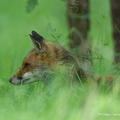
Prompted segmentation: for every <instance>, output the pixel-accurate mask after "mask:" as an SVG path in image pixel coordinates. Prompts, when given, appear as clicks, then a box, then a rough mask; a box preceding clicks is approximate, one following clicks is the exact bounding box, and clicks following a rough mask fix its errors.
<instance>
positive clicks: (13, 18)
mask: <svg viewBox="0 0 120 120" xmlns="http://www.w3.org/2000/svg"><path fill="white" fill-rule="evenodd" d="M91 1H92V0H91ZM38 2H39V5H38V6H36V8H35V9H34V10H33V11H32V12H31V13H29V14H27V13H26V11H25V6H26V1H18V0H16V1H13V0H11V1H4V0H1V1H0V51H1V52H0V120H88V119H89V120H103V119H104V120H118V119H119V118H120V103H119V99H120V97H119V84H118V83H119V79H118V80H117V81H116V82H115V85H114V86H113V87H112V88H111V86H110V87H105V86H101V87H98V86H97V85H95V84H93V85H89V84H82V85H75V84H73V85H71V86H66V85H65V84H64V80H66V79H67V76H60V75H57V76H55V78H54V81H53V82H52V83H51V84H50V85H48V86H45V85H44V84H43V83H42V82H36V83H32V84H28V85H23V86H15V85H12V84H10V83H9V82H8V80H9V78H10V77H11V76H12V75H13V74H14V73H15V72H16V71H17V69H18V68H19V66H20V65H21V63H22V60H23V58H24V57H25V56H26V54H27V53H28V52H29V50H30V49H31V48H32V47H33V46H32V44H31V41H30V38H29V35H28V34H29V33H30V32H31V31H32V30H36V31H37V32H38V33H40V34H41V35H42V36H44V37H45V38H46V39H47V40H48V41H55V42H57V43H59V44H62V45H64V46H66V47H67V44H68V39H67V35H68V29H67V20H66V7H65V3H64V2H63V0H58V1H57V0H50V1H48V0H40V1H38ZM100 2H102V3H101V6H103V8H106V9H107V8H108V9H107V10H109V6H108V3H104V1H100ZM107 2H108V1H107ZM99 4H100V3H97V5H99ZM97 5H96V3H91V7H93V8H94V7H95V8H94V9H95V10H94V9H93V12H94V11H95V12H97V11H96V9H97V8H98V6H97ZM91 10H92V8H91ZM100 10H101V8H100ZM101 11H102V10H101ZM103 13H104V14H103ZM103 13H102V14H101V13H100V12H98V14H97V16H96V15H94V14H93V16H92V15H91V17H92V18H93V19H92V18H91V19H92V21H93V23H94V22H96V21H95V20H94V17H96V19H98V20H99V18H100V17H101V19H102V20H103V21H104V20H105V21H106V22H107V23H108V24H104V25H102V26H99V25H98V26H99V27H98V28H96V29H97V30H99V28H100V29H101V30H103V31H102V32H101V31H97V30H96V29H94V28H92V27H91V30H90V34H91V36H92V37H93V38H92V39H93V40H94V41H93V42H94V43H95V40H96V39H97V40H98V41H99V40H100V41H101V39H102V36H103V35H104V36H105V38H104V41H105V42H104V43H101V42H100V41H99V44H101V46H103V47H105V44H106V45H107V44H110V48H111V50H113V48H112V37H111V23H110V17H109V16H108V15H109V12H106V10H105V9H104V12H103ZM102 20H100V21H99V22H103V21H102ZM100 24H103V23H100ZM105 28H106V29H105ZM104 29H105V30H104ZM99 33H101V34H99ZM102 33H104V34H102ZM107 35H108V37H110V39H109V41H108V40H106V37H107ZM95 44H96V43H95ZM95 44H94V45H95ZM107 46H108V45H107ZM101 49H102V48H101ZM97 54H98V56H97V57H99V55H101V54H100V53H99V52H97ZM111 54H112V52H111ZM95 57H96V56H95ZM99 58H100V57H99ZM100 60H101V58H100ZM111 60H113V58H111ZM106 61H108V60H106V59H103V63H104V62H106ZM111 62H112V61H110V62H109V66H106V69H105V70H104V71H103V73H102V74H106V73H107V72H108V73H113V72H114V71H113V70H112V69H110V68H111V66H110V65H111ZM97 63H98V65H97ZM99 65H100V62H99V61H97V62H95V65H94V68H93V72H96V71H97V73H99V74H101V71H100V70H99ZM96 66H97V67H96ZM103 66H104V65H102V66H101V67H103ZM102 69H103V68H102ZM108 69H109V71H108ZM117 73H119V71H117Z"/></svg>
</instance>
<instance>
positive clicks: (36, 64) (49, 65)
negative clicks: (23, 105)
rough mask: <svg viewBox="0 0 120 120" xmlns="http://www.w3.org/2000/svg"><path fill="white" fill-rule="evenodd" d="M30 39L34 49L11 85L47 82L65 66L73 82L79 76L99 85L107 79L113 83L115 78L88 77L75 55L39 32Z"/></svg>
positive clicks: (14, 76)
mask: <svg viewBox="0 0 120 120" xmlns="http://www.w3.org/2000/svg"><path fill="white" fill-rule="evenodd" d="M30 38H31V40H32V43H33V45H34V49H32V50H31V51H30V52H29V54H28V55H27V56H26V58H25V59H24V60H23V63H22V66H21V67H20V68H19V70H18V71H17V73H16V74H15V75H13V77H12V78H11V79H10V80H9V81H10V83H12V84H15V85H23V84H27V83H31V82H35V81H45V80H46V78H47V77H48V76H49V75H51V73H53V72H54V71H56V70H58V71H60V70H61V68H64V67H63V66H65V70H66V71H67V73H66V74H72V78H73V79H72V80H73V81H76V76H79V78H80V79H81V80H86V76H89V77H90V78H92V79H95V81H97V82H98V83H99V82H100V80H101V78H105V79H106V82H107V83H112V82H113V78H114V77H113V76H109V75H107V76H100V75H94V74H89V75H86V73H85V72H84V71H83V70H82V69H81V68H80V67H79V64H78V63H77V62H76V59H75V58H74V57H73V55H71V54H70V53H69V52H68V51H67V50H66V49H65V48H63V47H62V46H58V45H57V44H56V43H52V42H47V41H46V40H45V39H44V38H43V37H42V36H40V35H39V34H38V33H37V32H35V31H32V35H30ZM68 79H69V78H68ZM80 79H79V80H80Z"/></svg>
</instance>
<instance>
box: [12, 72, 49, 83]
mask: <svg viewBox="0 0 120 120" xmlns="http://www.w3.org/2000/svg"><path fill="white" fill-rule="evenodd" d="M46 74H48V71H42V72H41V71H40V70H35V71H34V72H33V73H32V72H27V73H25V74H24V75H23V76H22V79H21V80H20V79H18V78H17V77H15V78H12V81H11V83H12V84H15V85H23V84H27V83H31V82H36V81H40V80H41V81H42V79H43V78H44V77H45V75H46Z"/></svg>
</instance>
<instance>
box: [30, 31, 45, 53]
mask: <svg viewBox="0 0 120 120" xmlns="http://www.w3.org/2000/svg"><path fill="white" fill-rule="evenodd" d="M29 35H30V38H31V40H32V43H33V45H34V47H35V49H36V51H37V52H40V50H41V49H42V43H43V40H44V38H43V37H42V36H40V35H39V34H38V33H37V32H35V31H32V35H31V34H29Z"/></svg>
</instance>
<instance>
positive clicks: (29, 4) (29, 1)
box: [26, 0, 38, 13]
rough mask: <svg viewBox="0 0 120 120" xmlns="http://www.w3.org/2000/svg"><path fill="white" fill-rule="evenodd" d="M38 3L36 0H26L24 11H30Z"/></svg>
mask: <svg viewBox="0 0 120 120" xmlns="http://www.w3.org/2000/svg"><path fill="white" fill-rule="evenodd" d="M36 5H38V0H27V5H26V11H27V12H28V13H30V12H31V11H33V10H34V9H35V7H36Z"/></svg>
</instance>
